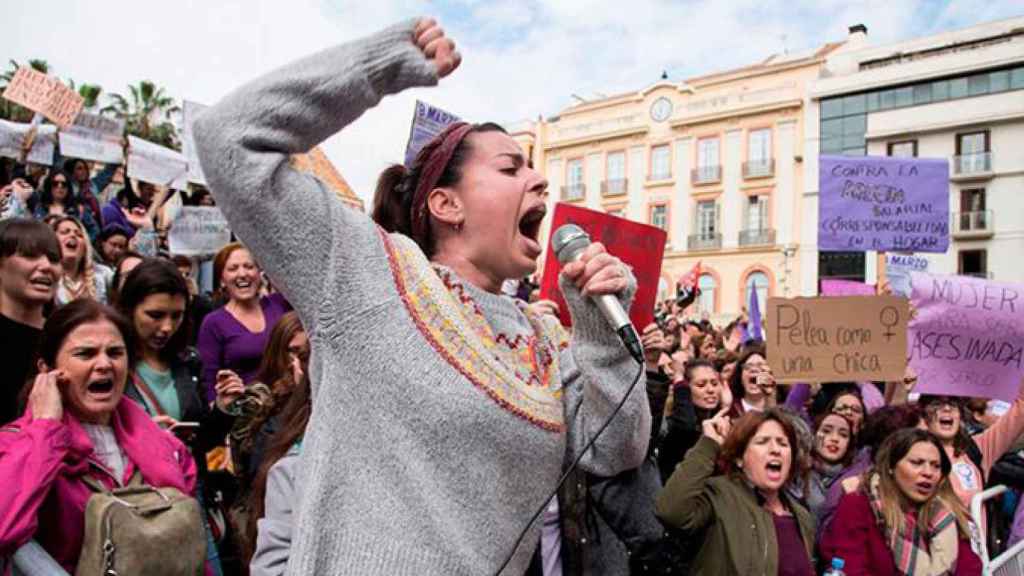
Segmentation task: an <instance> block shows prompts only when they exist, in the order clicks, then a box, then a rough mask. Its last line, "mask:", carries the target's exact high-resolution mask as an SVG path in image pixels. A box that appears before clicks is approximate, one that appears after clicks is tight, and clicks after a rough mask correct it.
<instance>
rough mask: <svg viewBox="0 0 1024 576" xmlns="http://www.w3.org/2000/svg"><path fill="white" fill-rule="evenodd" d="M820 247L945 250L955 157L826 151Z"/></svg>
mask: <svg viewBox="0 0 1024 576" xmlns="http://www.w3.org/2000/svg"><path fill="white" fill-rule="evenodd" d="M818 166H819V168H818V170H819V182H818V184H819V190H820V192H819V195H818V206H819V214H818V249H819V250H824V251H847V250H848V251H854V252H863V251H868V250H878V251H897V252H898V251H904V252H945V251H946V249H947V248H949V162H947V161H946V160H940V159H929V158H890V157H871V156H820V157H819V161H818Z"/></svg>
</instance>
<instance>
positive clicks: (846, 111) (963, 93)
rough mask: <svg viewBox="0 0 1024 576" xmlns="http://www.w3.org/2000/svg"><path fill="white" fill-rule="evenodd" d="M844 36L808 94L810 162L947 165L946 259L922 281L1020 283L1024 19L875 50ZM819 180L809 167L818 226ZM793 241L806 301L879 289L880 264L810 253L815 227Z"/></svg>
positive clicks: (808, 203)
mask: <svg viewBox="0 0 1024 576" xmlns="http://www.w3.org/2000/svg"><path fill="white" fill-rule="evenodd" d="M850 32H851V35H850V40H849V41H848V42H847V44H846V46H845V47H844V48H845V49H844V50H840V51H836V52H835V53H833V54H831V55H830V56H829V57H828V58H827V60H826V64H825V67H824V70H823V73H822V78H821V79H820V80H818V81H817V82H815V83H814V84H813V85H812V86H811V88H810V94H809V102H808V103H807V106H806V107H805V110H806V111H807V114H808V117H807V121H806V123H805V124H804V126H805V130H806V133H805V135H804V136H805V138H804V143H805V149H804V150H805V154H806V157H807V158H808V159H816V158H817V157H818V155H819V154H851V155H864V154H868V155H872V156H917V157H921V158H944V159H948V160H949V163H950V182H949V200H950V212H951V214H952V222H951V223H950V232H951V242H950V248H949V250H948V251H947V252H946V253H945V254H927V255H925V254H921V256H925V257H926V258H927V259H928V260H929V271H930V272H932V273H938V274H964V275H975V276H980V277H985V278H990V279H994V280H999V281H1006V282H1018V283H1024V264H1022V258H1024V17H1022V18H1014V19H1008V20H1001V21H997V22H990V23H986V24H982V25H979V26H974V27H971V28H966V29H962V30H956V31H952V32H946V33H943V34H938V35H934V36H928V37H923V38H917V39H914V40H909V41H905V42H900V43H897V44H890V45H886V46H878V47H862V46H863V45H864V44H865V43H866V42H865V40H866V33H867V31H866V29H864V28H863V26H854V27H851V29H850ZM817 170H818V163H817V161H816V160H815V161H811V162H806V163H805V165H804V171H805V173H804V179H805V182H806V187H805V189H804V194H805V198H804V200H805V201H804V207H805V209H807V210H808V211H809V212H812V213H814V214H817V195H818V184H817V183H818V171H817ZM800 238H801V241H802V242H803V245H802V246H801V247H800V250H799V254H800V258H801V268H802V269H803V270H804V271H805V273H804V274H802V285H801V289H800V292H801V294H804V295H813V294H816V293H817V291H818V282H817V280H818V279H820V278H828V277H837V278H849V279H854V280H863V281H866V282H869V283H875V282H876V281H877V280H878V276H879V266H880V265H879V260H878V257H877V254H875V253H872V252H868V253H867V254H864V253H832V252H819V251H818V250H817V218H816V217H814V218H806V219H804V221H803V230H802V231H801V234H800ZM811 271H816V273H813V272H811ZM809 272H811V273H809Z"/></svg>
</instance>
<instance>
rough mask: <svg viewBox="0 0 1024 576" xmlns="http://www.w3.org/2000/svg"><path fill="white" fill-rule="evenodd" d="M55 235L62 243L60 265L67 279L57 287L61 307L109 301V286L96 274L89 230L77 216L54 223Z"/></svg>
mask: <svg viewBox="0 0 1024 576" xmlns="http://www.w3.org/2000/svg"><path fill="white" fill-rule="evenodd" d="M53 231H54V232H55V233H56V234H57V241H58V242H60V262H61V267H62V268H63V269H64V275H63V277H62V278H61V281H60V284H59V285H58V286H57V298H56V302H57V304H67V303H68V302H71V301H72V300H77V299H78V298H92V299H93V300H97V301H99V302H104V303H105V302H106V301H107V283H106V282H105V281H104V280H103V277H102V276H101V275H99V274H96V269H95V262H94V261H93V257H92V244H90V243H89V237H88V234H87V233H86V231H85V227H83V226H82V223H81V222H79V221H78V219H76V218H75V217H74V216H61V217H59V218H57V219H56V220H54V222H53Z"/></svg>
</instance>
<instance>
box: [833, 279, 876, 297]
mask: <svg viewBox="0 0 1024 576" xmlns="http://www.w3.org/2000/svg"><path fill="white" fill-rule="evenodd" d="M821 295H822V296H874V295H875V287H874V286H872V285H871V284H865V283H864V282H855V281H853V280H842V279H836V278H823V279H822V280H821Z"/></svg>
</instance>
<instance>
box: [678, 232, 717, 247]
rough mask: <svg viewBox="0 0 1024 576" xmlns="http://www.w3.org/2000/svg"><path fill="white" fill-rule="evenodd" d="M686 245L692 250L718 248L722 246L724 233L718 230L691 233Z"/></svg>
mask: <svg viewBox="0 0 1024 576" xmlns="http://www.w3.org/2000/svg"><path fill="white" fill-rule="evenodd" d="M686 247H687V248H689V249H690V250H717V249H719V248H721V247H722V235H721V234H718V233H716V232H708V233H704V234H690V235H689V236H688V237H687V239H686Z"/></svg>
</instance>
